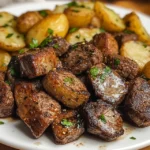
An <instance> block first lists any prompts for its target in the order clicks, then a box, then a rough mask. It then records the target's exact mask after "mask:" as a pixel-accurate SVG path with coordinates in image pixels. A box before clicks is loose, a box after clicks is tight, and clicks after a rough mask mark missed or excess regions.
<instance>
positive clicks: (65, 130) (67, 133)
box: [52, 110, 84, 144]
mask: <svg viewBox="0 0 150 150" xmlns="http://www.w3.org/2000/svg"><path fill="white" fill-rule="evenodd" d="M52 130H53V134H54V138H55V141H56V143H58V144H66V143H70V142H72V141H75V140H77V139H78V138H79V137H80V136H81V135H82V134H83V133H84V123H83V120H82V119H81V117H80V114H78V113H77V111H75V110H70V111H65V112H62V114H60V115H59V116H58V117H57V118H56V119H55V121H54V122H53V123H52Z"/></svg>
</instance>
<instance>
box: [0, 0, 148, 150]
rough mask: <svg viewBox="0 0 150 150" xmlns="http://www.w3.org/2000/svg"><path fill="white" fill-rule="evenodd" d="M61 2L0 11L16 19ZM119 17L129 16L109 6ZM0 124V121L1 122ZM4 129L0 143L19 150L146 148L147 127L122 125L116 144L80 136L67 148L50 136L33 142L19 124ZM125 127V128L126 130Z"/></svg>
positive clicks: (145, 18)
mask: <svg viewBox="0 0 150 150" xmlns="http://www.w3.org/2000/svg"><path fill="white" fill-rule="evenodd" d="M62 3H64V2H62V1H55V2H54V1H53V2H43V3H38V2H36V3H26V4H23V3H22V4H17V5H12V6H9V7H5V8H3V9H0V11H2V10H5V11H8V12H11V13H13V14H15V15H20V14H21V13H23V12H25V11H27V10H36V9H43V8H49V9H52V8H54V6H55V4H62ZM109 7H111V8H113V9H114V10H115V11H116V12H117V13H119V14H120V16H124V15H125V14H127V13H129V12H131V10H129V9H124V8H120V7H116V6H110V5H109ZM138 15H139V16H140V18H141V20H142V22H143V24H144V26H145V28H146V29H147V30H148V32H149V33H150V28H149V25H150V18H149V17H148V16H146V15H144V14H142V13H138ZM1 120H2V119H1ZM2 121H4V122H5V124H4V125H0V142H1V143H3V144H5V145H9V146H11V147H14V148H18V149H21V150H23V149H24V150H39V149H40V150H46V149H48V150H131V149H132V150H136V149H139V148H143V147H145V146H147V145H150V127H147V128H143V129H142V128H134V127H132V126H129V125H125V127H124V128H125V134H124V135H123V136H122V137H120V138H119V139H118V140H116V141H113V142H104V141H101V140H100V139H98V138H95V137H93V136H89V135H85V136H82V137H81V138H80V139H79V140H78V141H75V142H72V143H70V144H67V145H55V144H54V143H53V138H52V133H50V131H49V132H48V131H47V132H46V133H45V134H44V135H43V136H42V137H41V138H39V139H34V138H33V137H32V135H31V133H30V131H29V129H28V128H27V127H26V126H25V125H24V124H23V122H21V121H19V120H18V121H10V119H4V120H2ZM127 126H128V127H127ZM131 136H134V137H136V140H131V139H130V137H131Z"/></svg>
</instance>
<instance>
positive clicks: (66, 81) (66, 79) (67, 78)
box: [64, 77, 74, 84]
mask: <svg viewBox="0 0 150 150" xmlns="http://www.w3.org/2000/svg"><path fill="white" fill-rule="evenodd" d="M73 81H74V80H73V78H70V77H66V78H65V79H64V82H65V83H69V84H72V83H73Z"/></svg>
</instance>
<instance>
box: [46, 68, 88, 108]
mask: <svg viewBox="0 0 150 150" xmlns="http://www.w3.org/2000/svg"><path fill="white" fill-rule="evenodd" d="M43 87H44V89H45V90H46V91H47V93H49V94H50V95H52V96H53V97H55V98H56V99H57V100H58V101H60V102H61V103H63V104H64V105H65V106H67V107H69V108H77V107H79V106H81V105H83V104H84V103H86V102H87V101H88V99H89V96H90V94H89V92H88V91H87V89H86V87H85V86H84V84H83V83H82V82H81V81H80V80H79V79H78V78H77V77H76V76H75V75H73V74H72V73H71V72H68V71H65V70H62V69H59V70H53V71H50V72H49V73H48V74H47V75H46V76H45V77H44V79H43Z"/></svg>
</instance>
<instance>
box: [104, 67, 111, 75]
mask: <svg viewBox="0 0 150 150" xmlns="http://www.w3.org/2000/svg"><path fill="white" fill-rule="evenodd" d="M104 72H105V73H106V74H109V73H111V69H110V68H109V67H108V66H106V68H105V69H104Z"/></svg>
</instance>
